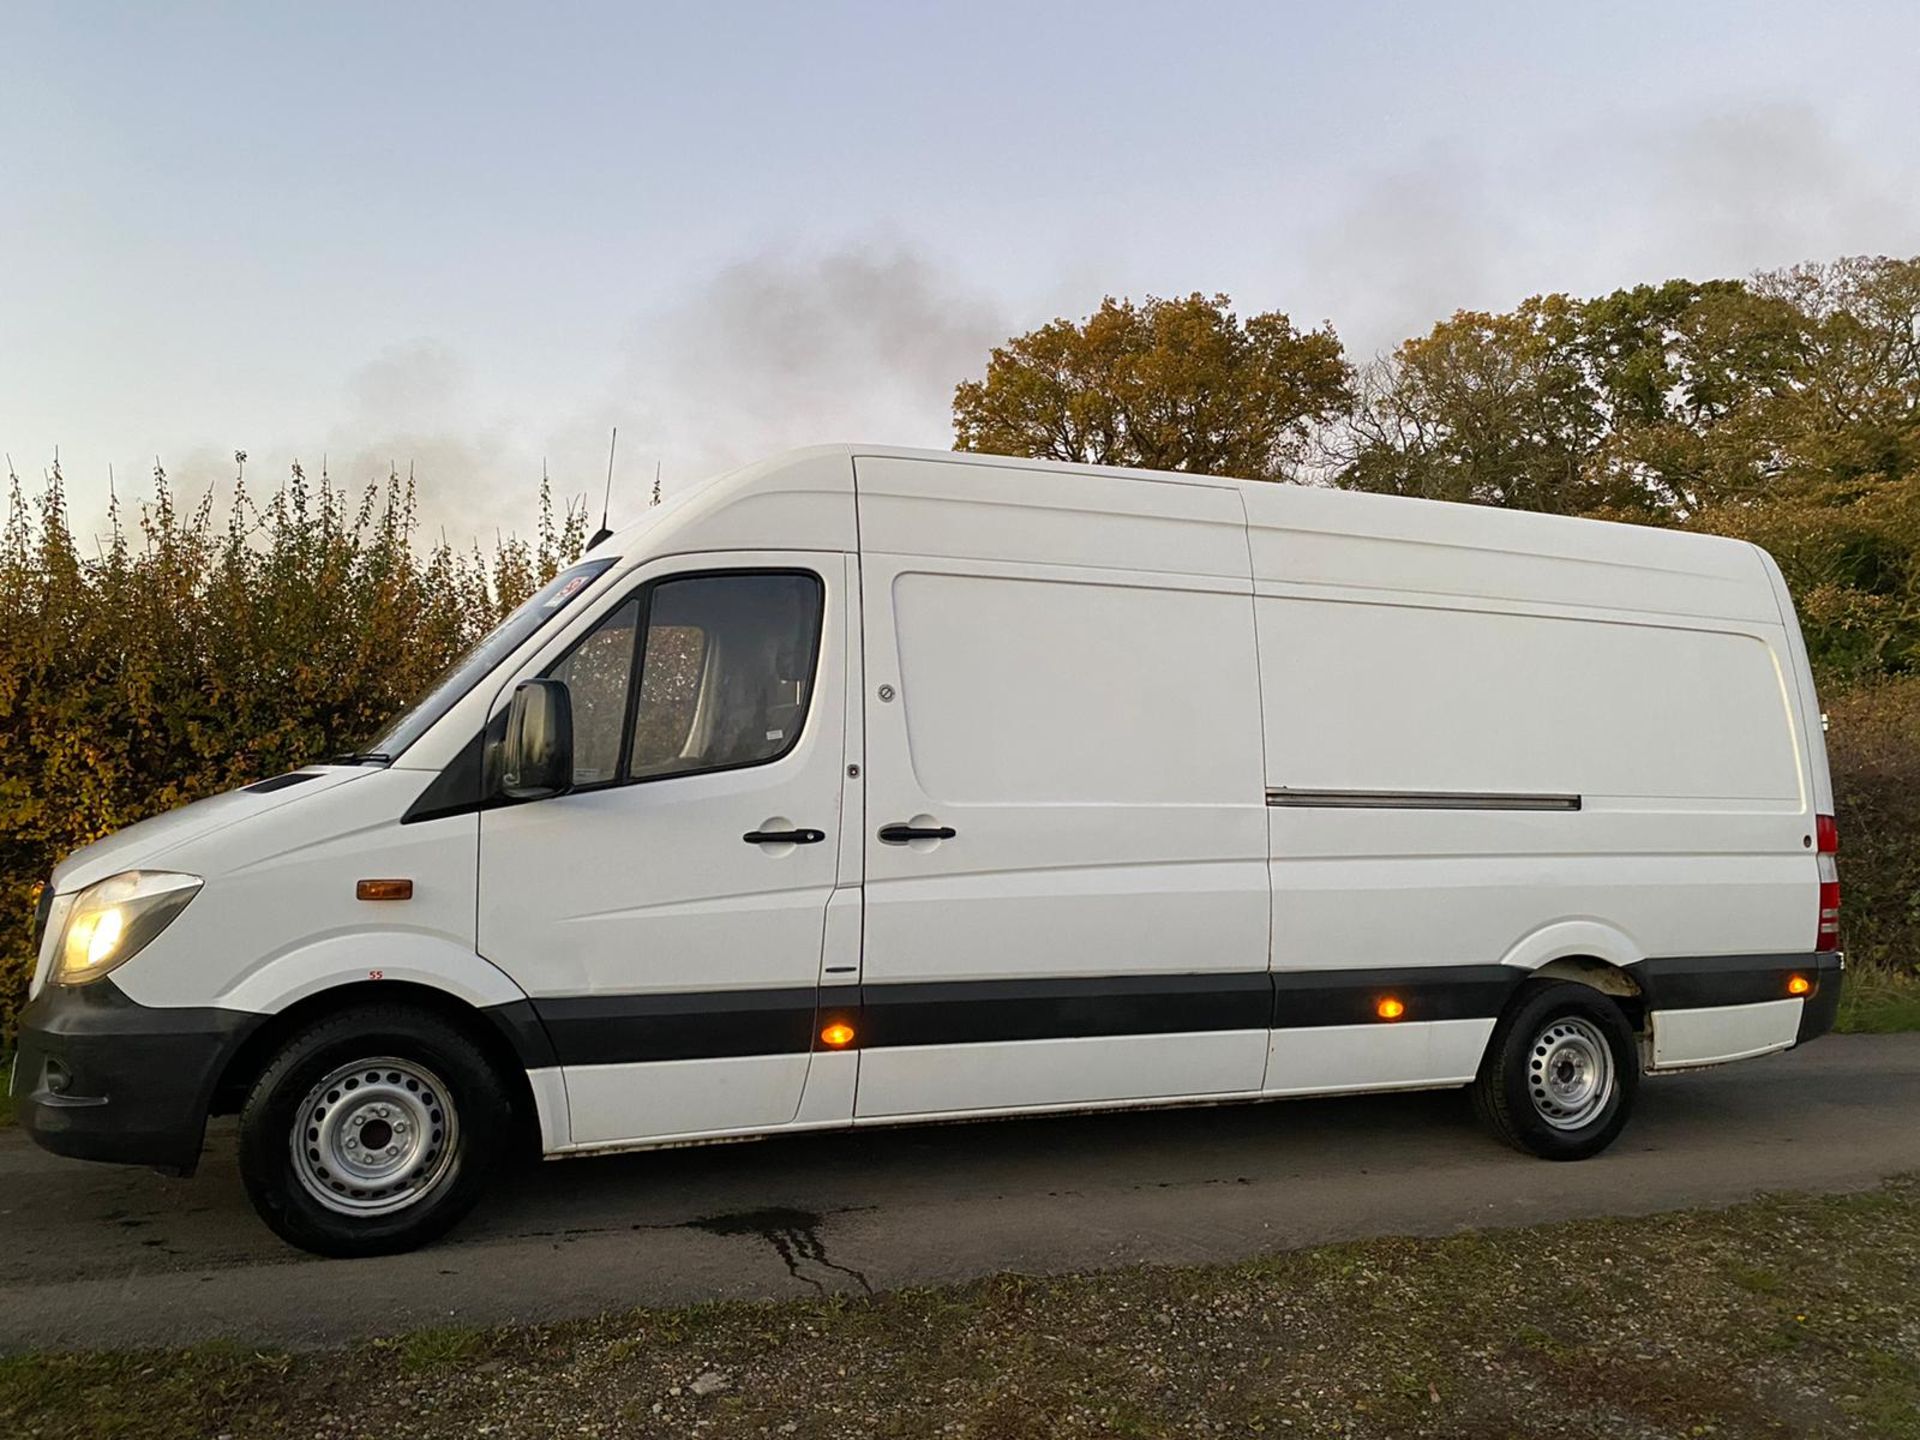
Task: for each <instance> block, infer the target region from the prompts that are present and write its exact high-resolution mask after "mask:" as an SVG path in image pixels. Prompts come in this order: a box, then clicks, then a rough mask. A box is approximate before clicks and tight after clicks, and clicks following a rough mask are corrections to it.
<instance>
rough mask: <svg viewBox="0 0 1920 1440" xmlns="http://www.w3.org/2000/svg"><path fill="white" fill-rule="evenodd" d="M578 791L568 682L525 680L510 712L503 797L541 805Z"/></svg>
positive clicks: (502, 775) (517, 689) (502, 771)
mask: <svg viewBox="0 0 1920 1440" xmlns="http://www.w3.org/2000/svg"><path fill="white" fill-rule="evenodd" d="M572 788H573V696H572V694H571V693H569V691H568V690H567V686H566V682H565V681H562V680H523V681H521V682H520V684H519V685H517V686H515V687H514V691H513V703H512V705H511V707H510V708H509V709H508V711H507V739H506V746H505V750H504V753H503V754H502V756H501V766H500V793H501V794H502V795H504V796H506V798H507V799H509V800H540V799H544V798H545V797H547V796H549V795H561V794H565V793H566V792H567V791H568V790H571V789H572Z"/></svg>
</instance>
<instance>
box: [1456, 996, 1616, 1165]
mask: <svg viewBox="0 0 1920 1440" xmlns="http://www.w3.org/2000/svg"><path fill="white" fill-rule="evenodd" d="M1601 1044H1604V1046H1605V1051H1606V1055H1607V1062H1606V1063H1607V1064H1608V1065H1609V1066H1610V1067H1611V1068H1610V1072H1609V1074H1608V1076H1607V1079H1606V1082H1605V1090H1604V1100H1602V1099H1600V1098H1599V1097H1600V1091H1599V1089H1598V1085H1599V1083H1600V1082H1598V1081H1596V1084H1595V1090H1594V1093H1593V1095H1592V1096H1590V1097H1586V1096H1585V1092H1584V1090H1583V1088H1582V1087H1581V1086H1580V1084H1579V1081H1580V1079H1581V1078H1582V1077H1583V1076H1584V1075H1585V1074H1586V1073H1588V1072H1586V1071H1585V1070H1583V1069H1582V1067H1583V1066H1584V1065H1586V1064H1588V1063H1589V1062H1590V1058H1591V1060H1593V1061H1597V1059H1598V1047H1599V1046H1600V1045H1601ZM1550 1065H1551V1066H1552V1067H1553V1068H1552V1069H1551V1070H1549V1068H1548V1067H1549V1066H1550ZM1555 1077H1558V1084H1559V1086H1560V1087H1561V1088H1556V1078H1555ZM1639 1087H1640V1049H1639V1044H1638V1042H1637V1040H1636V1039H1635V1037H1634V1033H1633V1026H1632V1025H1631V1024H1630V1023H1629V1022H1628V1020H1627V1017H1626V1015H1625V1014H1624V1013H1623V1012H1622V1011H1621V1009H1620V1007H1619V1006H1618V1005H1616V1004H1614V1002H1613V1000H1612V999H1611V998H1610V997H1608V996H1607V995H1605V994H1602V993H1601V992H1600V991H1598V990H1595V989H1593V988H1592V987H1590V986H1587V985H1576V984H1573V983H1571V982H1568V981H1554V980H1548V981H1529V982H1528V983H1527V984H1526V985H1524V986H1522V987H1521V989H1520V993H1519V994H1518V995H1516V996H1515V997H1514V1001H1513V1004H1512V1005H1511V1006H1510V1007H1509V1008H1508V1011H1507V1013H1506V1014H1505V1015H1504V1016H1503V1017H1501V1020H1500V1023H1499V1024H1498V1025H1496V1026H1495V1027H1494V1031H1493V1039H1492V1040H1491V1041H1490V1042H1489V1043H1488V1045H1487V1054H1486V1058H1485V1059H1484V1060H1482V1061H1481V1063H1480V1075H1479V1078H1478V1079H1477V1080H1476V1081H1475V1082H1474V1086H1473V1104H1474V1109H1475V1110H1476V1111H1478V1112H1479V1115H1480V1119H1481V1121H1482V1122H1483V1123H1484V1124H1485V1125H1486V1127H1487V1128H1488V1129H1489V1130H1491V1131H1492V1132H1493V1133H1494V1134H1495V1135H1497V1136H1499V1137H1500V1138H1501V1139H1502V1140H1504V1141H1506V1142H1507V1144H1509V1145H1511V1146H1513V1147H1514V1148H1515V1149H1516V1150H1524V1151H1526V1152H1527V1153H1528V1154H1529V1155H1538V1156H1540V1157H1541V1158H1542V1159H1544V1160H1585V1159H1586V1158H1587V1157H1588V1156H1590V1155H1598V1154H1599V1153H1600V1152H1601V1151H1602V1150H1604V1149H1606V1148H1607V1146H1609V1145H1611V1144H1612V1143H1613V1141H1614V1137H1615V1136H1617V1135H1618V1134H1619V1133H1620V1131H1621V1128H1622V1127H1623V1126H1625V1125H1626V1123H1627V1116H1628V1115H1629V1114H1630V1113H1631V1112H1632V1110H1633V1100H1634V1096H1635V1094H1636V1093H1637V1092H1638V1090H1639ZM1574 1096H1583V1097H1585V1098H1584V1103H1582V1104H1579V1105H1576V1106H1574V1107H1573V1108H1565V1107H1564V1106H1563V1105H1562V1103H1561V1101H1562V1100H1564V1099H1569V1098H1572V1097H1574Z"/></svg>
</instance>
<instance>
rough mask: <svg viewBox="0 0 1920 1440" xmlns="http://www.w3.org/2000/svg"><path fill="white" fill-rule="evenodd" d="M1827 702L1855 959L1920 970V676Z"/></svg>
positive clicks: (1847, 929)
mask: <svg viewBox="0 0 1920 1440" xmlns="http://www.w3.org/2000/svg"><path fill="white" fill-rule="evenodd" d="M1826 708H1827V714H1828V717H1829V719H1830V720H1831V729H1830V730H1829V732H1828V734H1827V758H1828V761H1829V763H1830V764H1831V765H1832V767H1833V790H1834V806H1835V810H1836V812H1837V814H1838V818H1839V822H1840V883H1841V912H1840V921H1841V938H1842V940H1843V941H1844V942H1845V944H1846V948H1847V961H1848V964H1849V965H1854V966H1858V967H1860V968H1862V969H1863V970H1867V971H1877V972H1882V973H1894V974H1906V975H1920V963H1916V962H1920V676H1914V677H1904V678H1902V679H1898V680H1887V681H1882V682H1879V683H1877V684H1872V685H1866V686H1862V687H1861V688H1859V689H1856V690H1853V691H1851V692H1849V693H1847V694H1844V695H1840V696H1838V697H1836V698H1835V699H1833V700H1832V701H1830V702H1829V703H1828V704H1827V707H1826Z"/></svg>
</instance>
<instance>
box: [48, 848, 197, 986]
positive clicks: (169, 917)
mask: <svg viewBox="0 0 1920 1440" xmlns="http://www.w3.org/2000/svg"><path fill="white" fill-rule="evenodd" d="M200 884H201V881H200V877H199V876H198V875H175V874H171V873H169V872H168V871H165V870H128V871H126V872H124V873H123V874H119V875H110V876H108V877H107V878H106V879H105V880H102V881H100V882H99V883H98V884H95V885H89V886H88V887H87V888H86V889H84V890H82V891H81V892H80V893H79V894H78V895H76V896H75V897H74V900H73V905H72V907H71V908H70V909H69V910H68V911H67V916H66V921H65V923H64V924H63V925H62V927H61V930H60V940H59V943H58V944H57V945H56V946H55V947H54V952H53V973H52V975H51V976H50V977H49V978H50V979H52V981H53V983H54V984H56V985H85V984H87V983H88V982H89V981H92V980H98V979H99V978H100V977H101V976H102V975H104V974H106V973H107V972H108V971H109V970H112V969H113V968H114V967H116V966H118V965H124V964H125V963H126V962H127V961H129V960H131V959H132V958H133V957H134V956H135V955H138V954H139V953H140V951H141V950H142V949H144V948H145V946H146V944H147V942H148V941H149V940H151V939H153V937H154V936H156V935H158V934H159V933H160V932H161V931H162V930H164V929H166V928H167V926H169V925H171V924H172V923H173V917H174V916H176V915H178V914H179V913H180V912H181V911H182V910H184V909H186V908H187V902H188V901H189V900H191V899H193V897H194V896H195V895H197V894H199V893H200Z"/></svg>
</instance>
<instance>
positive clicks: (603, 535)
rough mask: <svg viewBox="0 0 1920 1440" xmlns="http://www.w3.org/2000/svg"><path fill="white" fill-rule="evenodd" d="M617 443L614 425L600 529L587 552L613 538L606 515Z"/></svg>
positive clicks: (588, 545) (617, 427)
mask: <svg viewBox="0 0 1920 1440" xmlns="http://www.w3.org/2000/svg"><path fill="white" fill-rule="evenodd" d="M619 443H620V427H619V426H618V425H616V426H614V427H613V435H612V437H611V438H610V439H609V440H608V441H607V489H606V493H605V494H604V495H602V496H601V498H600V528H599V529H598V530H596V531H594V534H593V539H591V540H589V541H588V542H587V549H589V550H591V549H593V547H594V546H596V545H598V544H599V543H600V542H601V541H602V540H607V539H611V538H612V536H613V531H611V530H609V529H608V528H607V514H608V511H609V509H610V508H611V507H612V505H613V451H614V447H615V446H617V445H618V444H619Z"/></svg>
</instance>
